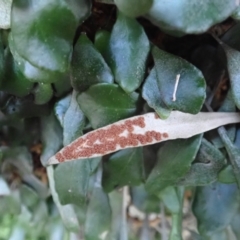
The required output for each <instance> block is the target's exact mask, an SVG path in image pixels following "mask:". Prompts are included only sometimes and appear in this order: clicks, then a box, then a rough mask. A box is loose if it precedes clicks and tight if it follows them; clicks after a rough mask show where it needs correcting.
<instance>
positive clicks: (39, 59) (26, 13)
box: [11, 0, 90, 72]
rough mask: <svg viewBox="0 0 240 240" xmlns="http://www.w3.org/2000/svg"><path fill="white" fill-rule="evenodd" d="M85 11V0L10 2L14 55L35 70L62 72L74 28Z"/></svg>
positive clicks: (69, 50)
mask: <svg viewBox="0 0 240 240" xmlns="http://www.w3.org/2000/svg"><path fill="white" fill-rule="evenodd" d="M89 7H90V4H89V2H88V1H86V0H81V1H76V0H74V1H71V2H68V3H67V2H66V1H64V0H61V1H57V0H51V1H49V0H43V1H41V2H36V1H33V0H30V1H27V2H24V1H21V0H17V1H14V2H13V5H12V15H11V33H12V38H13V44H14V47H15V49H16V51H17V52H18V53H19V54H20V56H22V57H23V58H24V59H26V60H27V61H29V62H30V63H31V64H32V65H34V66H36V67H38V68H43V69H48V70H51V71H58V72H65V71H66V70H67V69H68V67H69V59H70V56H71V53H72V42H73V38H74V35H75V31H76V28H77V26H78V23H79V21H80V20H83V18H84V17H85V16H86V15H87V14H88V12H89V10H90V9H89ZM87 9H88V10H87ZM86 10H87V11H86ZM86 12H87V14H86ZM59 16H61V17H60V18H59Z"/></svg>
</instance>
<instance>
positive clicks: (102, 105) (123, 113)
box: [77, 83, 138, 128]
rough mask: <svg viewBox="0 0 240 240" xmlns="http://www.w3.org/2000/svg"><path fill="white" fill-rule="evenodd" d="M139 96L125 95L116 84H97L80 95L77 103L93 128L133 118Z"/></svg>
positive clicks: (133, 94) (135, 94)
mask: <svg viewBox="0 0 240 240" xmlns="http://www.w3.org/2000/svg"><path fill="white" fill-rule="evenodd" d="M137 100H138V94H137V93H135V92H134V93H131V94H129V95H128V94H127V93H125V92H124V91H123V90H122V89H121V88H120V87H119V86H117V85H115V84H105V83H103V84H97V85H94V86H92V87H90V88H89V89H88V90H87V91H86V92H83V93H81V94H80V95H78V98H77V101H78V103H79V105H80V107H81V109H82V111H83V112H84V114H85V115H86V116H87V118H88V119H89V121H90V123H91V125H92V127H93V128H99V127H103V126H105V125H107V124H110V123H113V122H116V121H118V120H120V119H123V118H127V117H130V116H133V115H134V114H135V113H136V109H137Z"/></svg>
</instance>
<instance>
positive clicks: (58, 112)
mask: <svg viewBox="0 0 240 240" xmlns="http://www.w3.org/2000/svg"><path fill="white" fill-rule="evenodd" d="M71 99H72V95H71V94H69V95H67V96H65V97H63V98H61V99H60V100H58V101H57V102H56V103H55V106H54V114H55V116H56V117H57V119H58V121H59V123H60V124H61V126H62V127H63V119H64V116H65V113H66V111H67V110H68V108H69V106H70V103H71Z"/></svg>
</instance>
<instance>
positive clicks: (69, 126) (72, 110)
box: [63, 91, 85, 146]
mask: <svg viewBox="0 0 240 240" xmlns="http://www.w3.org/2000/svg"><path fill="white" fill-rule="evenodd" d="M76 97H77V93H76V92H75V91H73V93H72V98H71V102H70V105H69V107H68V109H67V111H66V112H65V114H64V118H63V145H64V146H66V145H68V144H69V143H71V142H72V141H74V140H75V139H77V138H78V137H80V136H81V135H82V134H83V132H82V131H83V128H84V125H85V116H84V114H83V112H82V110H81V109H80V107H79V105H78V103H77V99H76Z"/></svg>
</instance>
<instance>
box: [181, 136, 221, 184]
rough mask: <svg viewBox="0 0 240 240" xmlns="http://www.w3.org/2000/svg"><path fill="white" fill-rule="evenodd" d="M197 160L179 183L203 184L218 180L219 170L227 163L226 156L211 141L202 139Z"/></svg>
mask: <svg viewBox="0 0 240 240" xmlns="http://www.w3.org/2000/svg"><path fill="white" fill-rule="evenodd" d="M195 161H196V163H194V164H193V165H192V166H191V168H190V170H189V172H188V173H187V174H186V175H185V176H184V177H183V178H182V179H181V180H180V181H179V184H181V185H187V186H195V185H196V186H201V185H207V184H210V183H212V182H214V181H216V179H217V176H218V173H219V171H220V170H221V169H222V168H223V166H224V165H225V156H224V155H223V154H222V153H221V152H220V151H219V150H218V149H217V148H216V147H214V146H213V145H212V144H211V143H210V142H208V141H207V140H205V139H202V143H201V146H200V149H199V151H198V154H197V157H196V160H195Z"/></svg>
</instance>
